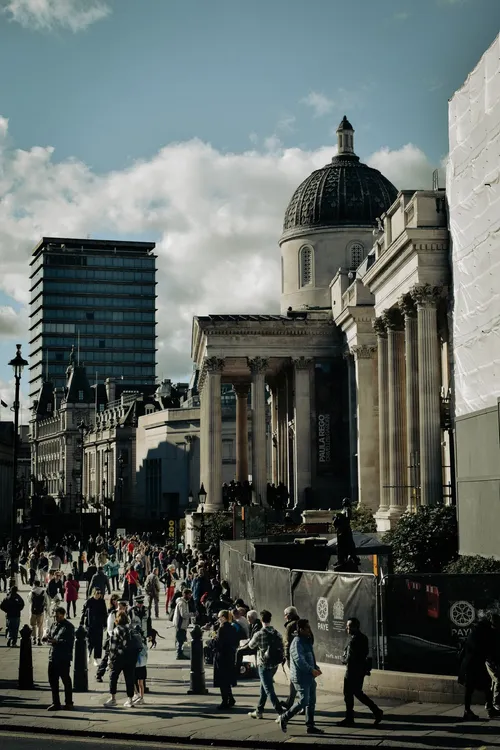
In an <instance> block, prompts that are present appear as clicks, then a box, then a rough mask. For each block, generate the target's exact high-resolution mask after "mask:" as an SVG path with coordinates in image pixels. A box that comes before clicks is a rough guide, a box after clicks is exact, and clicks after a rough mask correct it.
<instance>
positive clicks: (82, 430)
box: [70, 419, 89, 575]
mask: <svg viewBox="0 0 500 750" xmlns="http://www.w3.org/2000/svg"><path fill="white" fill-rule="evenodd" d="M77 429H78V430H79V432H80V449H81V454H80V493H79V495H80V498H79V503H78V509H79V513H80V554H79V556H78V557H79V560H78V570H79V572H80V575H82V574H83V505H84V502H83V472H84V468H83V460H84V457H85V444H84V438H85V434H86V433H87V432H88V430H89V427H88V425H86V424H85V422H84V420H83V419H82V420H81V421H80V423H79V424H78V428H77ZM70 487H71V485H70ZM70 492H71V490H70Z"/></svg>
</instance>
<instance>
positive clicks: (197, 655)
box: [188, 625, 208, 695]
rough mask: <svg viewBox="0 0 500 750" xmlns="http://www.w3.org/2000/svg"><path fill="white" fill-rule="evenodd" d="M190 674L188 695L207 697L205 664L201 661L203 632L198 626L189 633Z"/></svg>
mask: <svg viewBox="0 0 500 750" xmlns="http://www.w3.org/2000/svg"><path fill="white" fill-rule="evenodd" d="M191 638H192V642H191V674H190V680H189V684H190V687H189V690H188V695H207V693H208V690H207V687H206V685H205V662H204V659H203V632H202V629H201V628H200V626H199V625H195V626H194V628H193V629H192V631H191Z"/></svg>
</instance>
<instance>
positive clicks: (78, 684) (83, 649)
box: [73, 625, 89, 693]
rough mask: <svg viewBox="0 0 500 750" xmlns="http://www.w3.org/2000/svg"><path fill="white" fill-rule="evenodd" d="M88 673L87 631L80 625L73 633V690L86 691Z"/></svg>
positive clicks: (76, 691)
mask: <svg viewBox="0 0 500 750" xmlns="http://www.w3.org/2000/svg"><path fill="white" fill-rule="evenodd" d="M88 689H89V674H88V662H87V631H86V630H85V628H84V627H83V625H80V627H79V628H78V629H77V631H76V633H75V662H74V669H73V691H74V692H75V693H87V692H88Z"/></svg>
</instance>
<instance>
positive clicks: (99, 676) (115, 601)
mask: <svg viewBox="0 0 500 750" xmlns="http://www.w3.org/2000/svg"><path fill="white" fill-rule="evenodd" d="M119 599H120V595H119V594H111V598H110V600H109V609H108V619H107V620H106V640H105V642H104V656H103V658H102V659H101V663H100V664H99V666H98V667H97V673H96V681H97V682H102V681H103V677H104V675H105V673H106V669H107V666H108V662H109V644H110V640H111V635H112V633H113V628H114V627H115V620H116V616H117V614H118V612H119V611H122V612H125V614H126V613H127V606H128V603H127V602H123V605H124V606H122V607H121V608H120V605H119Z"/></svg>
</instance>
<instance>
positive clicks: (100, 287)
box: [29, 237, 157, 400]
mask: <svg viewBox="0 0 500 750" xmlns="http://www.w3.org/2000/svg"><path fill="white" fill-rule="evenodd" d="M154 248H155V243H154V242H117V241H115V240H94V239H63V238H55V237H43V238H42V239H41V241H40V242H39V243H38V245H37V246H36V247H35V249H34V251H33V258H32V260H31V264H30V266H31V275H30V280H31V303H30V346H31V351H30V368H29V371H30V400H33V399H35V398H36V397H37V395H38V393H39V391H40V388H41V386H42V382H43V381H49V380H50V381H51V382H52V384H53V386H54V387H55V388H58V387H60V388H62V387H64V385H65V382H66V378H65V373H66V367H67V360H68V354H69V352H70V350H71V348H72V347H74V348H75V354H76V357H77V363H78V364H82V365H85V366H86V369H87V373H88V376H89V380H91V381H94V380H98V381H99V382H103V381H104V380H105V379H106V378H114V379H115V381H116V385H117V395H118V394H119V392H120V391H121V390H130V389H143V388H144V386H150V387H151V388H154V384H155V380H156V377H155V376H156V362H155V359H156V344H155V342H156V330H155V326H156V320H155V301H156V281H155V275H156V257H157V256H156V255H154V252H153V251H154Z"/></svg>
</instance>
